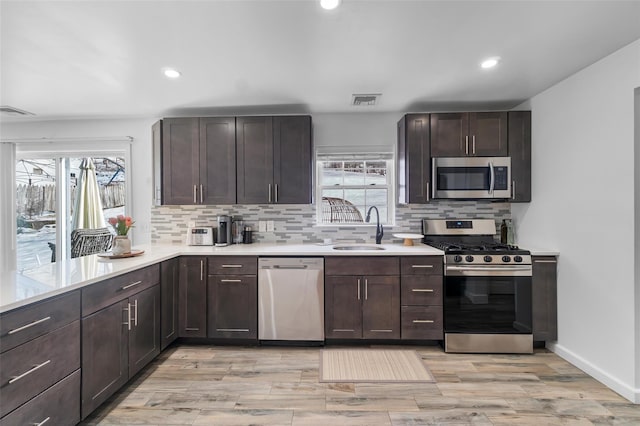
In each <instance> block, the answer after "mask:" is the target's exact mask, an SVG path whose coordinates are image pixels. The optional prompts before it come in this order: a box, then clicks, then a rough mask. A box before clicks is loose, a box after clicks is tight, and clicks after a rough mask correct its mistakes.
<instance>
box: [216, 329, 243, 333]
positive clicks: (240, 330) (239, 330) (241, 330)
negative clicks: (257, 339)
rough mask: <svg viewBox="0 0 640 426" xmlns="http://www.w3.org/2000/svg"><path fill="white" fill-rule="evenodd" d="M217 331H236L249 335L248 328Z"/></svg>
mask: <svg viewBox="0 0 640 426" xmlns="http://www.w3.org/2000/svg"><path fill="white" fill-rule="evenodd" d="M216 331H235V332H240V333H248V332H249V329H248V328H216Z"/></svg>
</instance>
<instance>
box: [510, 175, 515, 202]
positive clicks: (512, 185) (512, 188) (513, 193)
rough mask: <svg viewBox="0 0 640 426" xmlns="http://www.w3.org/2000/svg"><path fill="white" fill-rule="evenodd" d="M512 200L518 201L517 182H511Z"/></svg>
mask: <svg viewBox="0 0 640 426" xmlns="http://www.w3.org/2000/svg"><path fill="white" fill-rule="evenodd" d="M511 199H512V200H515V199H516V181H515V180H512V181H511Z"/></svg>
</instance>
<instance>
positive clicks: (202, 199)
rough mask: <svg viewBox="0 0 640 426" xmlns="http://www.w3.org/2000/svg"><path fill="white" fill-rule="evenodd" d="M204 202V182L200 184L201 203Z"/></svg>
mask: <svg viewBox="0 0 640 426" xmlns="http://www.w3.org/2000/svg"><path fill="white" fill-rule="evenodd" d="M202 203H204V191H203V190H202V184H200V204H202Z"/></svg>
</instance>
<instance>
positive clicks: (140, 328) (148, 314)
mask: <svg viewBox="0 0 640 426" xmlns="http://www.w3.org/2000/svg"><path fill="white" fill-rule="evenodd" d="M129 306H130V309H131V310H132V312H131V322H132V325H131V330H130V331H129V377H133V376H134V375H135V374H136V373H137V372H138V371H140V370H141V369H142V367H144V366H145V365H147V364H148V363H149V362H151V360H153V359H154V358H155V357H156V356H157V355H158V354H159V353H160V286H159V285H155V286H153V287H151V288H149V289H147V290H144V291H141V292H140V293H138V294H136V295H135V296H133V297H131V298H129Z"/></svg>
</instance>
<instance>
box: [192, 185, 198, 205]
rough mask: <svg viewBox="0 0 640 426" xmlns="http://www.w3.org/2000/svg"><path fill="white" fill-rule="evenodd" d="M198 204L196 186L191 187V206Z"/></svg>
mask: <svg viewBox="0 0 640 426" xmlns="http://www.w3.org/2000/svg"><path fill="white" fill-rule="evenodd" d="M197 203H198V189H197V186H196V185H193V204H197Z"/></svg>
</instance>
